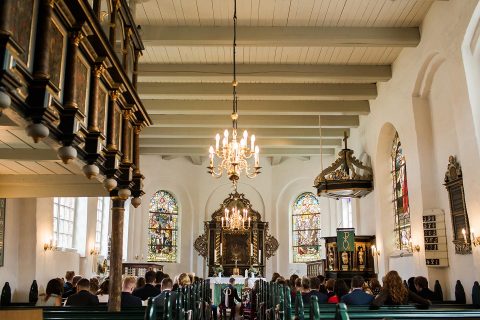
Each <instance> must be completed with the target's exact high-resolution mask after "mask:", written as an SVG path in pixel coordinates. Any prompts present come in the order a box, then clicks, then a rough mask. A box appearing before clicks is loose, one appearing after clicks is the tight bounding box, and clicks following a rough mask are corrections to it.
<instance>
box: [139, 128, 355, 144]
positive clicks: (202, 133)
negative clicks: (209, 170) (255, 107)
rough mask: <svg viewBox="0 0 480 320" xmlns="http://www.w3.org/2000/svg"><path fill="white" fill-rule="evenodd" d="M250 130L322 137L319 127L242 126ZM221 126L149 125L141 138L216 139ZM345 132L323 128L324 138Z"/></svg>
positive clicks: (273, 134)
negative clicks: (253, 127) (166, 126)
mask: <svg viewBox="0 0 480 320" xmlns="http://www.w3.org/2000/svg"><path fill="white" fill-rule="evenodd" d="M242 128H244V129H247V130H249V132H250V134H255V136H256V137H257V139H267V138H276V139H281V138H282V139H316V140H317V141H318V139H320V129H318V128H296V129H292V128H258V129H254V130H250V129H251V128H249V127H245V126H242ZM219 130H220V129H219V128H191V127H181V128H161V127H157V128H155V127H147V128H144V129H143V130H142V132H141V133H140V137H141V138H207V139H214V137H215V135H216V134H217V133H220V134H221V132H220V131H219ZM344 132H347V134H348V135H350V129H348V128H322V129H321V134H322V137H324V138H343V134H344Z"/></svg>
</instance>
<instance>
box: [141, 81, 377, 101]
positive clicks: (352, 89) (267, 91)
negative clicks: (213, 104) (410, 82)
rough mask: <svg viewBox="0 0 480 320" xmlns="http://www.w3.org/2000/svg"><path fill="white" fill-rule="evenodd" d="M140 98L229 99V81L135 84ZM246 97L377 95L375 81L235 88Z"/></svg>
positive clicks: (347, 97)
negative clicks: (372, 82) (373, 82)
mask: <svg viewBox="0 0 480 320" xmlns="http://www.w3.org/2000/svg"><path fill="white" fill-rule="evenodd" d="M138 92H139V95H140V98H142V99H179V100H185V99H187V100H188V99H198V100H230V99H231V97H232V85H231V84H228V83H149V82H142V83H139V84H138ZM237 93H238V96H239V99H240V100H242V99H245V100H370V99H375V98H376V97H377V86H376V85H375V84H363V83H354V84H352V83H335V84H333V83H245V84H240V85H239V86H238V87H237Z"/></svg>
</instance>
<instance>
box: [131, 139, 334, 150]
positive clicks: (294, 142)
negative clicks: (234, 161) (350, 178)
mask: <svg viewBox="0 0 480 320" xmlns="http://www.w3.org/2000/svg"><path fill="white" fill-rule="evenodd" d="M257 142H258V143H259V145H260V146H261V147H262V148H282V147H289V148H318V147H319V146H320V139H318V140H317V139H276V138H266V139H257ZM214 144H215V140H214V139H213V137H212V138H210V139H208V138H197V139H195V138H140V147H141V148H142V147H183V148H185V147H190V148H195V147H202V148H205V150H208V147H209V146H211V145H214ZM341 145H342V139H322V146H326V147H340V146H341Z"/></svg>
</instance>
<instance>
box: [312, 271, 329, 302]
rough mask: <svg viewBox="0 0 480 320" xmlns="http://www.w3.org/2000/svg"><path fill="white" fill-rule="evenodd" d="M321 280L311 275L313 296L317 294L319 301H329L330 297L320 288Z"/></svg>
mask: <svg viewBox="0 0 480 320" xmlns="http://www.w3.org/2000/svg"><path fill="white" fill-rule="evenodd" d="M321 283H322V282H321V280H320V278H318V277H311V278H310V288H311V291H310V292H311V294H312V296H313V295H314V296H316V297H317V299H318V303H327V300H328V297H327V295H326V294H325V293H323V292H322V291H321V289H320V286H321Z"/></svg>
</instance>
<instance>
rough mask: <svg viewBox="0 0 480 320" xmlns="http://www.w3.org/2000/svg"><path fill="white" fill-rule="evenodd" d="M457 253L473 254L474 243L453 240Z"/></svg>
mask: <svg viewBox="0 0 480 320" xmlns="http://www.w3.org/2000/svg"><path fill="white" fill-rule="evenodd" d="M452 242H453V244H454V245H455V253H456V254H472V244H471V243H470V242H467V241H462V240H453V241H452Z"/></svg>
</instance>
